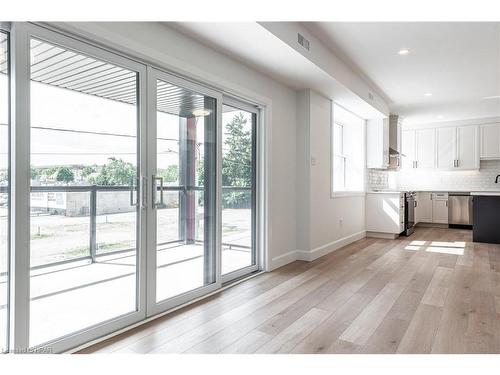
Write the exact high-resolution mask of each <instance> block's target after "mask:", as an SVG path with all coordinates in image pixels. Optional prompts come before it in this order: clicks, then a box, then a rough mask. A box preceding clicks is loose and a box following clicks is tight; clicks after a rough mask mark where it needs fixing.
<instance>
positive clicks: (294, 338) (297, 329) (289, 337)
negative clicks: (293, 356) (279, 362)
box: [257, 307, 328, 354]
mask: <svg viewBox="0 0 500 375" xmlns="http://www.w3.org/2000/svg"><path fill="white" fill-rule="evenodd" d="M327 316H328V312H327V311H324V310H321V309H317V308H315V307H313V308H312V309H311V310H309V311H308V312H307V313H306V314H305V315H304V316H302V317H301V318H300V319H298V320H296V321H295V322H294V323H293V324H292V325H290V326H289V327H288V328H286V329H285V330H284V331H282V332H280V333H279V334H277V335H276V336H275V337H274V338H273V339H272V340H271V341H269V342H268V343H266V344H265V345H263V346H262V347H261V348H260V349H259V350H257V353H261V354H272V353H288V352H290V351H291V350H292V349H293V348H294V347H295V346H296V345H297V344H298V343H299V342H300V341H301V340H302V339H303V338H304V337H306V336H307V335H308V334H309V333H310V332H311V331H312V330H313V329H314V328H316V326H318V325H319V324H321V322H323V321H324V320H325V319H326V318H327Z"/></svg>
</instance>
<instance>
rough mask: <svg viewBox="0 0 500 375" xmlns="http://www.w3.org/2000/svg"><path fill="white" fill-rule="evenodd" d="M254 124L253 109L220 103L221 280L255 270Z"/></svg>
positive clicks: (255, 113) (255, 117)
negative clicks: (222, 276) (221, 112)
mask: <svg viewBox="0 0 500 375" xmlns="http://www.w3.org/2000/svg"><path fill="white" fill-rule="evenodd" d="M256 125H257V112H256V109H253V110H251V109H249V110H243V109H240V108H237V107H236V106H230V105H224V106H223V114H222V197H221V203H222V274H223V275H225V278H224V281H226V280H228V279H230V278H234V277H240V276H242V275H244V274H246V273H249V272H252V271H255V270H257V252H256V241H255V222H256V194H255V191H256V190H255V187H256V183H255V182H256ZM231 276H233V277H231Z"/></svg>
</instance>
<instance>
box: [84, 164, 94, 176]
mask: <svg viewBox="0 0 500 375" xmlns="http://www.w3.org/2000/svg"><path fill="white" fill-rule="evenodd" d="M96 172H97V166H96V165H86V166H85V167H83V169H82V177H88V176H90V175H91V174H93V173H96Z"/></svg>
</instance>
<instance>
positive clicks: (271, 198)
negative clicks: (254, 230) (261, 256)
mask: <svg viewBox="0 0 500 375" xmlns="http://www.w3.org/2000/svg"><path fill="white" fill-rule="evenodd" d="M53 25H55V26H56V27H59V28H64V29H66V30H69V31H71V32H76V33H79V34H81V35H82V36H85V37H88V38H91V39H92V40H95V41H97V42H100V43H102V44H103V45H110V44H111V45H113V46H115V48H117V49H119V50H121V51H124V52H125V53H128V54H131V55H134V56H137V57H138V58H141V59H145V60H147V61H150V62H152V63H155V64H158V65H162V66H164V67H166V68H170V69H173V70H175V71H176V72H179V73H181V74H184V75H187V76H191V77H194V78H196V79H199V80H202V81H204V82H207V83H208V84H211V85H212V86H215V87H217V88H220V89H223V90H228V91H231V92H235V93H238V94H239V95H242V96H245V97H249V98H254V99H255V100H257V101H260V102H265V103H266V104H267V107H268V111H267V115H268V117H267V118H266V124H265V125H266V131H267V139H268V142H269V144H268V150H269V155H268V186H269V190H268V210H269V214H268V252H269V254H268V261H269V263H268V269H273V268H275V267H277V266H280V265H282V264H285V263H287V262H289V261H290V258H289V256H288V255H287V254H289V252H290V251H293V250H295V249H296V238H295V236H294V235H293V234H294V233H295V232H296V201H297V195H296V188H295V182H296V181H297V180H296V166H295V165H296V149H295V145H296V117H295V116H296V111H295V105H296V96H295V91H293V90H292V89H290V88H288V87H286V86H284V85H283V84H281V83H278V82H276V81H274V80H272V79H270V78H269V77H267V76H264V75H262V74H260V73H258V72H256V71H255V70H252V69H250V68H248V67H246V66H245V65H243V64H242V63H241V62H238V61H235V60H233V59H231V58H229V57H227V56H225V55H223V54H221V53H219V52H216V51H215V50H213V49H210V48H208V47H205V46H204V45H203V44H201V43H199V42H197V41H195V40H193V39H191V38H189V37H187V36H185V35H183V34H181V33H179V32H178V31H176V30H174V29H173V28H171V27H168V26H167V25H165V24H160V23H153V22H133V23H121V22H113V23H92V22H91V23H65V24H61V23H58V24H53Z"/></svg>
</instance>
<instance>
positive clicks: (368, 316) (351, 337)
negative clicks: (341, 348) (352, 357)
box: [340, 255, 425, 345]
mask: <svg viewBox="0 0 500 375" xmlns="http://www.w3.org/2000/svg"><path fill="white" fill-rule="evenodd" d="M424 260H425V258H424V257H422V256H417V255H416V256H414V257H412V258H411V259H410V260H409V261H408V263H407V264H406V265H405V266H404V267H403V268H401V270H400V272H399V273H398V274H397V275H396V276H395V277H394V278H393V279H392V280H391V281H390V282H389V283H388V284H387V285H386V286H385V287H384V288H383V289H382V290H381V291H380V293H379V294H378V295H377V296H376V297H375V298H374V299H373V301H372V302H371V303H370V304H369V305H368V306H367V307H366V308H365V309H364V310H363V312H361V314H359V315H358V317H357V318H356V319H355V320H354V321H353V322H352V324H351V325H350V326H349V328H347V329H346V331H345V332H344V333H343V334H342V335H341V336H340V339H341V340H344V341H349V342H351V343H353V344H357V345H365V344H366V342H367V341H368V339H369V338H370V337H371V335H372V334H373V333H374V332H375V330H376V329H377V328H378V326H379V325H380V323H382V321H383V320H384V318H385V316H386V315H387V313H388V312H389V310H390V309H391V307H392V306H393V304H394V303H395V302H396V300H397V298H398V297H399V296H400V295H401V293H402V292H403V290H404V289H405V287H406V285H407V284H408V283H409V282H410V280H411V278H412V277H413V275H414V274H415V273H416V272H417V270H418V268H419V266H420V265H421V264H422V263H423V262H424Z"/></svg>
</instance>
